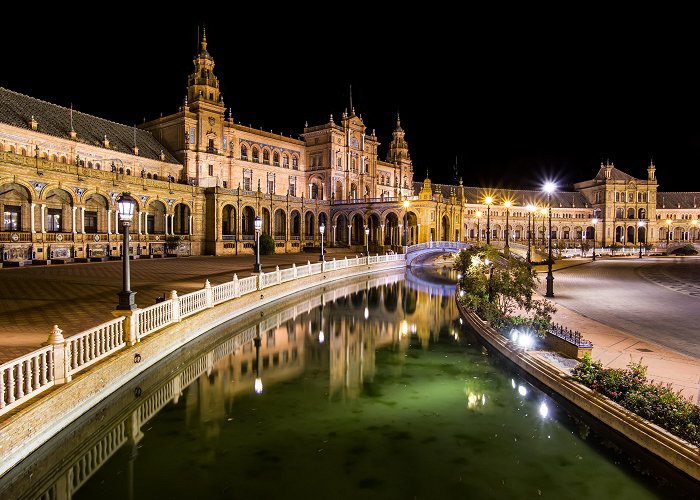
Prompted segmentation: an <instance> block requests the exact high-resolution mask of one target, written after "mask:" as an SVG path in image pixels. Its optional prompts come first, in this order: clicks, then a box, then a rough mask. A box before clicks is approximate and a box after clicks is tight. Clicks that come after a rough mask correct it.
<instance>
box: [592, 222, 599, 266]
mask: <svg viewBox="0 0 700 500" xmlns="http://www.w3.org/2000/svg"><path fill="white" fill-rule="evenodd" d="M591 222H592V223H593V260H595V227H596V225H597V224H598V219H596V218H593V220H591Z"/></svg>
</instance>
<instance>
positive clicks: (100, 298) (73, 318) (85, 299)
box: [0, 253, 355, 364]
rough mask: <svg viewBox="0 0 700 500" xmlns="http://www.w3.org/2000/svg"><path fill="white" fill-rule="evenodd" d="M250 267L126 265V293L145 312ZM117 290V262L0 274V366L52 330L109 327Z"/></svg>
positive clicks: (272, 259) (204, 262) (213, 262)
mask: <svg viewBox="0 0 700 500" xmlns="http://www.w3.org/2000/svg"><path fill="white" fill-rule="evenodd" d="M348 255H349V256H351V257H354V256H355V254H351V255H350V254H348ZM344 256H345V254H344V253H329V254H327V256H326V258H327V259H328V260H330V259H332V258H334V257H335V258H343V257H344ZM309 260H310V261H311V262H312V263H313V262H318V254H310V253H309V254H280V255H273V256H265V257H261V263H262V266H263V271H266V272H267V271H272V270H274V269H275V266H280V268H285V267H291V265H292V263H296V264H297V265H300V264H306V262H307V261H309ZM254 262H255V258H254V256H252V255H246V256H235V257H186V258H177V259H176V258H169V259H138V260H132V261H131V262H130V264H131V289H132V290H133V291H135V292H137V293H136V303H137V304H138V305H140V306H147V305H151V304H154V303H155V301H156V297H158V296H162V295H163V294H166V293H169V291H170V290H177V292H178V294H179V295H182V294H184V293H188V292H192V291H195V290H198V289H201V288H202V287H203V286H204V282H205V280H207V279H209V281H210V282H211V284H212V285H218V284H220V283H223V282H225V281H230V280H231V279H232V278H233V275H234V273H236V274H238V277H239V278H244V277H246V276H250V275H251V274H252V273H251V272H252V268H253V264H254ZM121 287H122V262H121V261H110V262H95V263H87V264H65V265H51V266H27V267H24V268H4V269H0V364H1V363H4V362H6V361H10V360H12V359H15V358H17V357H19V356H21V355H23V354H27V353H29V352H31V351H33V350H35V349H37V348H38V347H40V346H41V343H42V342H45V341H46V340H47V338H48V335H49V332H50V331H51V329H52V327H53V325H58V326H59V328H61V329H62V330H63V334H64V336H66V337H67V336H70V335H74V334H76V333H80V332H82V331H83V330H87V329H88V328H91V327H93V326H97V325H99V324H101V323H103V322H105V321H109V320H110V319H112V318H113V316H112V310H113V309H114V307H115V306H116V304H117V293H118V292H119V291H120V290H121Z"/></svg>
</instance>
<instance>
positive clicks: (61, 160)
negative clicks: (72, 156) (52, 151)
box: [58, 155, 68, 163]
mask: <svg viewBox="0 0 700 500" xmlns="http://www.w3.org/2000/svg"><path fill="white" fill-rule="evenodd" d="M58 161H59V162H60V163H68V159H67V158H66V157H65V155H61V158H60V159H59V160H58Z"/></svg>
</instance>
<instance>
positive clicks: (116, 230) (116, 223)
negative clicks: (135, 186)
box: [114, 210, 119, 234]
mask: <svg viewBox="0 0 700 500" xmlns="http://www.w3.org/2000/svg"><path fill="white" fill-rule="evenodd" d="M114 234H119V211H118V210H115V211H114Z"/></svg>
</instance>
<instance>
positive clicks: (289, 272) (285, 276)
mask: <svg viewBox="0 0 700 500" xmlns="http://www.w3.org/2000/svg"><path fill="white" fill-rule="evenodd" d="M280 279H281V282H282V283H284V282H285V281H291V280H293V279H294V269H293V268H291V267H290V268H287V269H282V270H281V271H280Z"/></svg>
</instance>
